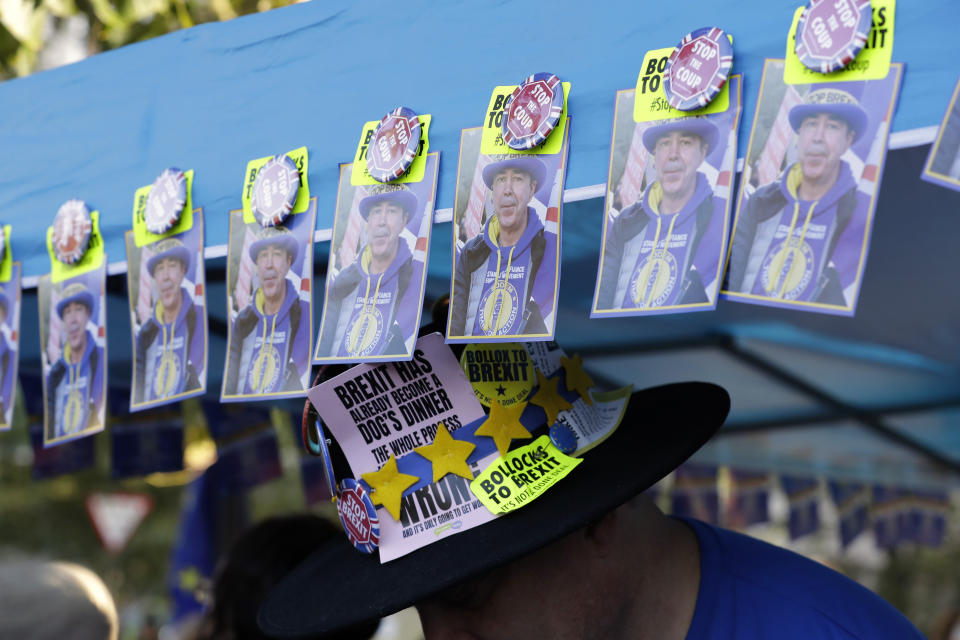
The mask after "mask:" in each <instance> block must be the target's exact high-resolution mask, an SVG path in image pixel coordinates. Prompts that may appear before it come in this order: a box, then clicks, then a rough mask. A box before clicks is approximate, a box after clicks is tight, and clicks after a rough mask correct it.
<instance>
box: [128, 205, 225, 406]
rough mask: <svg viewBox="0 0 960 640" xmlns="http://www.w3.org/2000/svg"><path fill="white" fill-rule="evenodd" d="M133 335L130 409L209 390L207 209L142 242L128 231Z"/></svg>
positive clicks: (196, 211)
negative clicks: (188, 223) (182, 227)
mask: <svg viewBox="0 0 960 640" xmlns="http://www.w3.org/2000/svg"><path fill="white" fill-rule="evenodd" d="M125 240H126V244H127V289H128V293H129V303H130V327H131V330H132V339H133V380H132V382H131V387H130V388H131V392H130V410H131V411H140V410H142V409H147V408H150V407H157V406H160V405H164V404H169V403H171V402H177V401H178V400H181V399H183V398H189V397H191V396H196V395H201V394H203V393H204V392H205V391H206V388H207V304H206V298H205V290H206V287H205V283H204V264H203V213H202V211H201V210H200V209H197V210H195V211H194V212H193V226H192V227H191V228H190V229H188V230H187V231H184V232H182V233H177V234H173V235H171V236H169V237H166V238H163V239H162V240H158V241H156V242H153V243H150V244H147V245H144V246H137V243H136V241H135V238H134V232H133V231H128V232H127V234H126V238H125Z"/></svg>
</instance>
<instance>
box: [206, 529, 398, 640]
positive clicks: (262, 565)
mask: <svg viewBox="0 0 960 640" xmlns="http://www.w3.org/2000/svg"><path fill="white" fill-rule="evenodd" d="M343 535H344V534H343V532H342V531H341V530H340V528H339V527H337V526H336V525H334V524H333V523H331V522H329V521H328V520H326V519H324V518H321V517H319V516H316V515H311V514H302V515H293V516H284V517H276V518H270V519H267V520H264V521H263V522H260V523H259V524H257V525H255V526H253V527H251V528H250V529H248V530H247V531H246V532H245V533H244V534H243V535H241V536H240V538H238V539H237V541H236V542H235V543H234V545H233V547H232V548H231V549H230V551H229V553H228V554H227V555H226V557H224V558H222V559H221V561H220V565H219V567H218V569H217V573H216V576H215V578H214V583H213V604H212V606H211V608H210V611H209V612H208V614H207V619H206V620H205V621H204V624H203V629H202V630H201V632H200V633H199V635H198V640H201V639H206V640H247V639H248V638H249V639H255V640H260V639H261V638H262V639H264V640H266V639H267V638H268V637H269V636H267V635H266V634H264V633H263V632H262V631H260V627H258V626H257V610H258V609H259V608H260V604H261V603H262V602H263V600H264V599H265V598H266V597H267V595H268V594H269V593H270V590H271V589H272V588H273V586H274V585H276V584H277V583H278V582H279V581H280V580H281V578H283V577H284V576H285V575H287V573H289V572H290V571H291V570H292V569H293V568H294V567H296V566H297V565H298V564H300V562H302V561H303V560H304V559H305V558H306V557H307V556H308V555H310V554H311V553H312V552H313V551H314V550H315V549H318V548H319V547H320V546H321V545H322V544H323V543H324V542H326V541H327V540H328V539H330V538H332V537H334V536H341V537H342V536H343ZM345 551H346V552H349V551H350V549H346V548H345ZM378 624H379V621H374V622H370V623H366V624H364V625H359V626H357V627H353V628H351V629H348V630H344V631H342V632H340V633H337V634H332V635H325V636H317V638H330V639H334V638H335V639H339V640H367V639H368V638H370V636H372V635H373V634H374V633H375V632H376V630H377V626H378Z"/></svg>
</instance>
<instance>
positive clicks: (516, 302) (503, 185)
mask: <svg viewBox="0 0 960 640" xmlns="http://www.w3.org/2000/svg"><path fill="white" fill-rule="evenodd" d="M560 133H562V134H563V135H564V136H565V137H564V138H563V141H562V144H561V146H560V148H559V150H558V151H557V152H556V153H552V154H549V153H541V154H512V153H511V154H493V155H487V154H483V153H481V151H480V149H481V138H482V128H481V127H476V128H470V129H464V130H463V132H462V133H461V136H460V163H459V168H458V173H457V195H456V201H455V203H454V219H453V242H454V246H455V251H454V259H453V278H452V282H451V287H450V315H449V321H448V325H447V341H448V342H480V341H489V342H502V341H507V342H509V341H515V340H549V339H551V338H552V337H553V332H554V326H555V324H556V306H557V287H558V284H559V277H560V216H561V196H562V194H563V180H564V173H565V171H566V157H567V149H568V139H569V126H567V127H565V128H564V130H563V131H562V132H560V131H557V132H555V135H556V134H560Z"/></svg>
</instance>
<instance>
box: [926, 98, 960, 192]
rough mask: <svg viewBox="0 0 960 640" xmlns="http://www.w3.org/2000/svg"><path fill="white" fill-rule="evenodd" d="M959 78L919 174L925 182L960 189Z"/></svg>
mask: <svg viewBox="0 0 960 640" xmlns="http://www.w3.org/2000/svg"><path fill="white" fill-rule="evenodd" d="M958 96H960V80H958V81H957V84H956V86H955V87H954V88H953V95H952V96H950V103H949V104H948V105H947V112H946V113H945V114H944V116H943V121H942V122H941V123H940V128H939V129H938V130H937V137H936V138H935V139H934V141H933V145H932V146H931V147H930V155H928V156H927V163H926V164H925V165H924V166H923V174H922V175H921V176H920V177H921V178H923V179H924V180H926V181H927V182H932V183H934V184H938V185H940V186H942V187H946V188H948V189H953V190H955V191H960V100H958V99H957V97H958Z"/></svg>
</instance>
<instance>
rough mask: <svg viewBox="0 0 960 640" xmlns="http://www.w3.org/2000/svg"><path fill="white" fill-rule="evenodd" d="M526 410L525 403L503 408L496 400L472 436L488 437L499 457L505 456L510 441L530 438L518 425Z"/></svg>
mask: <svg viewBox="0 0 960 640" xmlns="http://www.w3.org/2000/svg"><path fill="white" fill-rule="evenodd" d="M526 408H527V403H526V402H519V403H517V404H515V405H513V406H512V407H505V406H503V405H502V404H500V403H499V402H497V401H496V400H493V401H492V402H491V403H490V415H489V416H487V419H486V420H484V422H483V424H482V425H480V426H479V427H477V430H476V431H475V432H474V435H478V436H489V437H491V438H493V441H494V442H495V443H496V445H497V451H499V452H500V455H501V456H502V455H506V453H507V449H509V448H510V441H511V440H515V439H518V438H532V437H533V434H531V433H530V432H529V431H527V428H526V427H525V426H523V425H522V424H520V414H522V413H523V410H524V409H526Z"/></svg>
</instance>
